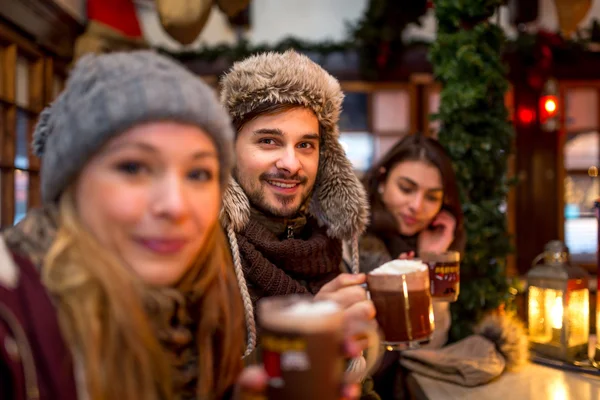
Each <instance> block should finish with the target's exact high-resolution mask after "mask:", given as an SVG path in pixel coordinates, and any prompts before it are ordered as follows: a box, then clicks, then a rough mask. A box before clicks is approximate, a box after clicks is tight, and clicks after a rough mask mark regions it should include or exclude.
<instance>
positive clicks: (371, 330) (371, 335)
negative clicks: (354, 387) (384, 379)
mask: <svg viewBox="0 0 600 400" xmlns="http://www.w3.org/2000/svg"><path fill="white" fill-rule="evenodd" d="M359 327H360V328H363V327H364V329H358V330H359V331H360V332H361V333H360V334H359V336H364V337H366V339H367V342H368V347H367V350H366V354H367V355H366V357H359V358H355V359H352V361H351V363H352V364H354V366H353V365H352V364H351V365H350V367H349V368H348V370H347V371H346V381H347V382H354V383H356V382H360V381H361V380H362V379H363V378H364V377H365V376H367V375H368V374H369V373H370V372H371V371H372V370H373V368H374V367H375V366H377V364H378V363H379V359H380V356H381V354H382V351H381V337H380V335H379V331H378V325H377V324H372V325H371V324H361V325H359ZM363 354H364V352H363ZM361 359H364V360H365V363H364V365H362V364H363V363H361Z"/></svg>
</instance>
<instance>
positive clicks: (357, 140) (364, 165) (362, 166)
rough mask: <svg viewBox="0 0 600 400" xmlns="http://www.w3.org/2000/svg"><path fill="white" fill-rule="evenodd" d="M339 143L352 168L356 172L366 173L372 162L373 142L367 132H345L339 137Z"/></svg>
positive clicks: (371, 136)
mask: <svg viewBox="0 0 600 400" xmlns="http://www.w3.org/2000/svg"><path fill="white" fill-rule="evenodd" d="M340 142H341V144H342V147H343V148H344V151H346V155H347V156H348V159H350V162H351V163H352V166H353V167H354V169H355V170H357V171H366V170H367V169H368V168H369V167H370V166H371V162H372V160H373V153H374V148H375V141H374V140H373V135H371V134H370V133H368V132H346V133H342V134H341V135H340Z"/></svg>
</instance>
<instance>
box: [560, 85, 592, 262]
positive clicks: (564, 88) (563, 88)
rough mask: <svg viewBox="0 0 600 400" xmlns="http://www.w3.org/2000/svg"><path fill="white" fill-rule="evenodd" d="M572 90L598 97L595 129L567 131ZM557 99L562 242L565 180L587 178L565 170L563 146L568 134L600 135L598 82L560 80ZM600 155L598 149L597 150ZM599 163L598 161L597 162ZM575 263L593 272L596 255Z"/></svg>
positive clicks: (577, 260) (585, 173) (561, 235)
mask: <svg viewBox="0 0 600 400" xmlns="http://www.w3.org/2000/svg"><path fill="white" fill-rule="evenodd" d="M572 89H595V90H596V92H597V96H598V104H597V107H598V111H597V120H596V126H595V127H584V128H581V127H578V128H577V129H571V130H569V129H567V126H566V125H567V120H566V119H567V115H566V114H567V107H566V104H567V103H566V100H567V93H568V92H569V90H572ZM558 98H559V110H560V111H561V112H560V113H559V115H558V119H559V124H558V125H559V128H558V131H559V135H558V149H559V151H558V154H557V161H556V164H557V165H556V175H557V181H558V185H556V186H557V188H558V190H557V192H558V193H557V194H556V195H557V198H558V210H557V211H558V233H559V239H560V240H562V241H563V242H564V240H565V212H564V210H565V184H564V182H565V178H566V177H567V176H569V175H574V176H583V175H585V176H587V175H588V172H587V170H586V171H584V170H567V169H566V168H565V146H566V143H567V136H568V135H569V134H576V133H581V132H587V131H594V130H595V131H597V132H598V133H599V134H600V80H593V81H592V80H562V81H558ZM599 153H600V149H599ZM598 162H599V163H600V159H599V160H598ZM576 262H577V263H578V264H580V265H581V266H582V267H583V268H585V269H587V270H589V271H594V270H595V269H596V255H593V256H592V257H591V259H588V258H577V259H576Z"/></svg>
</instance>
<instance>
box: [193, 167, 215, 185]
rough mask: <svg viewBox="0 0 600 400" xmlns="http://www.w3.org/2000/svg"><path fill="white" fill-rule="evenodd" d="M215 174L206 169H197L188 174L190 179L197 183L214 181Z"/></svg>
mask: <svg viewBox="0 0 600 400" xmlns="http://www.w3.org/2000/svg"><path fill="white" fill-rule="evenodd" d="M213 176H214V174H213V173H212V171H208V170H206V169H197V170H194V171H192V172H190V173H189V174H188V177H189V178H190V179H192V180H195V181H200V182H206V181H209V180H211V179H212V177H213Z"/></svg>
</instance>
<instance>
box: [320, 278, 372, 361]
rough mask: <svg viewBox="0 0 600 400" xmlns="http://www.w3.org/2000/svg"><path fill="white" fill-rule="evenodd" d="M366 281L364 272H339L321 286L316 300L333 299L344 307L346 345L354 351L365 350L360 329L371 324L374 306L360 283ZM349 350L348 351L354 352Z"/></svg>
mask: <svg viewBox="0 0 600 400" xmlns="http://www.w3.org/2000/svg"><path fill="white" fill-rule="evenodd" d="M366 281H367V277H366V275H365V274H356V275H354V274H341V275H339V276H337V277H336V278H335V279H334V280H332V281H331V282H329V283H327V284H326V285H325V286H323V287H322V288H321V290H320V291H319V293H317V295H316V296H315V299H316V300H333V301H335V302H336V303H338V304H339V305H340V306H341V307H342V308H343V309H344V328H345V332H346V333H347V339H350V340H349V343H348V344H347V347H348V348H349V349H353V350H354V351H356V349H357V346H358V350H360V351H362V350H366V349H367V348H368V342H367V341H366V340H361V339H362V338H361V336H363V335H361V331H364V329H365V328H368V327H369V326H370V325H372V324H373V323H374V322H373V319H374V318H375V306H374V305H373V302H372V301H371V300H369V299H368V298H367V291H366V290H365V289H364V288H363V287H362V286H360V285H362V284H364V283H365V282H366ZM354 351H350V352H354Z"/></svg>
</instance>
